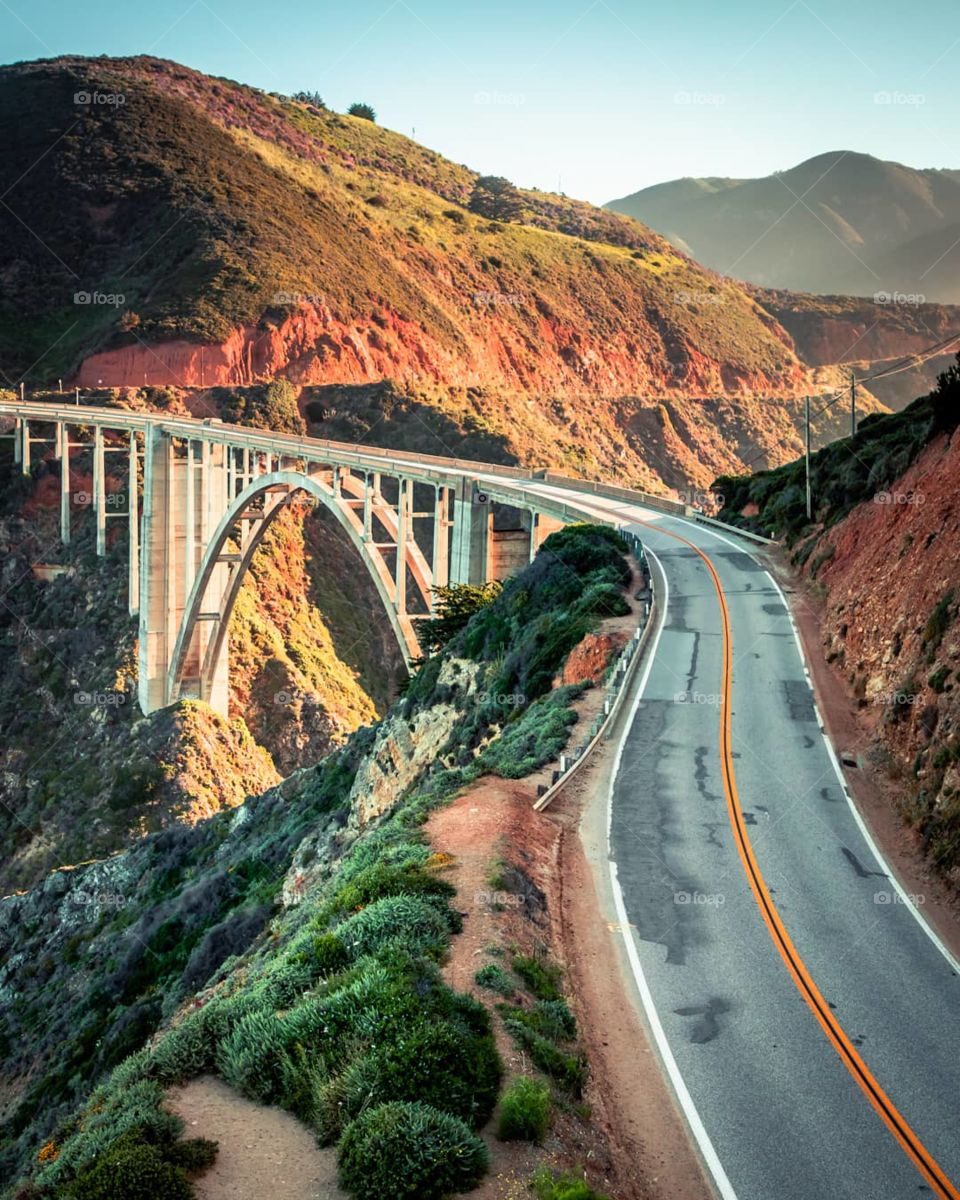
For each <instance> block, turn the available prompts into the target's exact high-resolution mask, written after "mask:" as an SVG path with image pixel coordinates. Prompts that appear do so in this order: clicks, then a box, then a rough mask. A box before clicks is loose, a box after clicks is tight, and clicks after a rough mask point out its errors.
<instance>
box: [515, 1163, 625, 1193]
mask: <svg viewBox="0 0 960 1200" xmlns="http://www.w3.org/2000/svg"><path fill="white" fill-rule="evenodd" d="M530 1190H531V1191H532V1192H533V1194H534V1196H535V1197H536V1200H607V1197H606V1196H603V1195H601V1193H600V1192H595V1191H594V1190H593V1188H592V1187H590V1186H589V1185H588V1183H587V1181H586V1179H585V1178H584V1176H583V1174H582V1173H578V1172H576V1171H552V1170H551V1169H550V1168H549V1167H539V1168H538V1169H537V1170H536V1171H535V1172H534V1174H533V1178H532V1179H531V1180H530Z"/></svg>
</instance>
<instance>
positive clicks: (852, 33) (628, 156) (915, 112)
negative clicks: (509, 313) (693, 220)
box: [0, 0, 960, 202]
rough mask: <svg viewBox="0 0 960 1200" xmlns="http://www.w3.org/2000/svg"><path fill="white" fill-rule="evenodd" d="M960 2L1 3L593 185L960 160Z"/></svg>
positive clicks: (70, 29) (587, 192) (31, 40)
mask: <svg viewBox="0 0 960 1200" xmlns="http://www.w3.org/2000/svg"><path fill="white" fill-rule="evenodd" d="M956 13H957V9H956V0H913V2H912V3H907V2H906V0H870V2H868V0H840V3H839V4H837V3H836V2H835V0H834V2H833V3H827V0H809V2H808V0H726V2H724V0H664V2H663V3H658V4H650V3H646V2H640V0H512V2H510V0H488V2H487V0H485V2H482V3H481V2H478V0H337V2H336V3H331V2H330V0H286V2H285V3H277V2H274V3H265V2H264V0H256V2H254V0H229V3H228V2H227V0H123V2H121V0H0V59H2V60H3V61H5V62H13V61H17V60H20V59H30V58H43V57H49V56H51V55H55V54H64V53H81V54H111V55H118V54H136V53H150V54H156V55H159V56H161V57H164V58H172V59H176V60H178V61H179V62H182V63H186V64H187V65H189V66H192V67H196V68H197V69H199V70H202V71H206V72H209V73H211V74H215V75H225V76H228V77H229V78H232V79H237V80H241V81H243V82H245V83H251V84H254V85H255V86H258V87H262V88H265V89H267V90H270V91H280V92H290V91H295V90H298V89H300V88H306V89H309V90H316V91H319V92H320V94H321V95H322V96H323V97H324V99H325V100H326V101H327V103H328V104H329V105H330V106H331V107H333V108H337V109H344V108H346V106H347V105H348V104H349V103H350V102H351V101H353V100H366V101H368V102H370V103H371V104H373V105H374V106H375V108H376V109H377V111H378V113H379V115H380V120H381V122H382V123H383V124H384V125H387V126H389V127H390V128H392V129H397V130H400V131H401V132H403V133H407V134H409V133H410V132H411V131H412V130H414V129H415V130H416V137H417V139H418V140H419V141H422V142H424V143H425V144H426V145H428V146H431V147H433V148H434V149H436V150H439V151H441V152H442V153H443V154H445V155H447V156H449V157H451V158H453V159H455V160H456V161H458V162H464V163H467V164H468V165H469V166H471V167H475V168H477V169H478V170H482V171H485V172H489V173H496V174H502V175H507V176H509V177H510V178H512V179H514V180H516V181H517V182H518V183H521V184H524V185H527V186H536V187H540V188H544V189H549V190H556V189H557V188H558V187H559V188H561V189H562V190H563V191H565V192H567V193H569V194H570V195H573V196H579V197H582V198H584V199H589V200H593V201H597V202H603V201H605V200H609V199H612V198H613V197H615V196H620V195H623V194H624V193H626V192H630V191H635V190H637V189H638V188H641V187H646V186H647V185H649V184H652V183H658V182H661V181H662V180H664V179H671V178H675V177H676V176H679V175H734V176H745V175H759V174H766V173H768V172H769V171H771V170H775V169H777V168H784V167H788V166H792V165H793V164H794V163H796V162H799V161H801V160H802V159H804V158H808V157H810V156H812V155H814V154H819V153H822V152H824V151H827V150H836V149H841V148H842V149H850V150H857V151H863V152H865V153H869V154H875V155H877V156H878V157H881V158H891V159H897V160H899V161H901V162H906V163H908V164H909V165H911V166H931V167H933V166H941V167H947V166H949V167H955V168H957V167H960V145H958V130H960V126H958V120H957V118H958V116H960V71H958V60H960V26H958V24H957V20H956ZM878 93H879V94H880V100H881V101H882V100H883V97H888V98H889V100H888V102H885V103H884V102H878V100H877V96H878Z"/></svg>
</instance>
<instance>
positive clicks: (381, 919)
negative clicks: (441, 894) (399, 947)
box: [337, 896, 449, 959]
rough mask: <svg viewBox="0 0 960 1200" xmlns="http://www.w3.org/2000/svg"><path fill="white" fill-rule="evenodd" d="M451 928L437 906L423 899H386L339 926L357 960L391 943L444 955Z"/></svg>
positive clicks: (387, 897) (339, 930)
mask: <svg viewBox="0 0 960 1200" xmlns="http://www.w3.org/2000/svg"><path fill="white" fill-rule="evenodd" d="M448 932H449V925H448V922H447V920H446V918H445V916H444V914H443V913H442V912H441V911H440V909H439V908H438V907H437V905H435V904H431V903H429V901H427V900H425V899H423V898H422V897H419V896H384V898H383V899H382V900H375V901H374V902H373V904H370V905H368V906H367V907H366V908H364V909H361V911H360V912H358V913H356V914H355V915H354V916H352V917H349V918H348V919H347V920H346V921H344V922H343V923H342V924H340V925H338V926H337V936H338V937H339V938H340V940H341V941H342V942H343V944H344V945H345V946H346V948H347V953H348V954H349V955H350V957H351V958H353V959H358V958H361V957H362V956H363V955H365V954H375V953H376V952H377V950H378V949H379V948H380V947H382V946H383V945H384V943H385V942H387V941H398V942H403V943H404V944H407V945H409V946H410V947H411V948H412V949H415V950H418V951H421V952H424V953H431V954H439V953H442V951H443V950H444V948H445V947H446V944H447V934H448Z"/></svg>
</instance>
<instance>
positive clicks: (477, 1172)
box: [338, 1103, 489, 1200]
mask: <svg viewBox="0 0 960 1200" xmlns="http://www.w3.org/2000/svg"><path fill="white" fill-rule="evenodd" d="M338 1162H339V1167H340V1183H341V1185H342V1186H343V1187H344V1188H346V1190H347V1191H349V1192H352V1193H353V1195H354V1196H356V1197H357V1200H398V1198H399V1197H403V1196H410V1197H416V1198H417V1200H440V1198H441V1197H443V1196H447V1195H449V1194H450V1193H451V1192H467V1191H470V1190H471V1188H474V1187H476V1185H477V1184H478V1183H479V1182H480V1180H481V1179H482V1178H483V1176H484V1173H485V1172H486V1170H487V1167H488V1165H489V1155H488V1153H487V1148H486V1146H485V1145H484V1144H483V1142H482V1141H481V1140H480V1139H479V1138H478V1137H477V1135H476V1134H475V1133H473V1132H472V1131H471V1130H470V1129H469V1128H468V1127H467V1126H466V1125H465V1124H464V1123H463V1121H461V1120H459V1119H458V1118H457V1117H452V1116H450V1115H449V1113H442V1112H438V1111H437V1109H435V1108H431V1107H430V1105H428V1104H402V1103H392V1104H381V1105H379V1106H378V1107H376V1108H370V1109H367V1110H366V1112H364V1113H361V1115H360V1116H359V1117H357V1118H356V1120H354V1121H352V1122H351V1123H350V1124H349V1125H348V1126H347V1129H346V1131H345V1132H344V1135H343V1137H342V1139H341V1141H340V1146H339V1152H338Z"/></svg>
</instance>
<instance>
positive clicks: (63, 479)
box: [57, 425, 70, 546]
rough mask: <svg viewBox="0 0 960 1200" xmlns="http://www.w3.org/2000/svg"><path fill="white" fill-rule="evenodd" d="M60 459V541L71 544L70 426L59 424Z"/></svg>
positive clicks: (58, 444)
mask: <svg viewBox="0 0 960 1200" xmlns="http://www.w3.org/2000/svg"><path fill="white" fill-rule="evenodd" d="M57 435H58V436H57V452H58V454H57V456H58V458H59V459H60V541H61V542H62V543H63V544H64V545H65V546H69V545H70V426H69V425H57Z"/></svg>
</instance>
